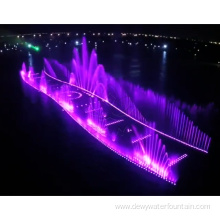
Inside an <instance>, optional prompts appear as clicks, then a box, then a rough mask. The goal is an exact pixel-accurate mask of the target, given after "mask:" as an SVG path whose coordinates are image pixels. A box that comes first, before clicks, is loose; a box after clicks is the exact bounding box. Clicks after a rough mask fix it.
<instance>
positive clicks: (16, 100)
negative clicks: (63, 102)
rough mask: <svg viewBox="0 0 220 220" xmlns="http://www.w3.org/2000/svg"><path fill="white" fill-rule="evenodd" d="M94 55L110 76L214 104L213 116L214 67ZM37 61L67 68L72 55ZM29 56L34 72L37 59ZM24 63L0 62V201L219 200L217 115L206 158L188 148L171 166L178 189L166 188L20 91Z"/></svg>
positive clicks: (149, 54) (129, 50) (121, 50)
mask: <svg viewBox="0 0 220 220" xmlns="http://www.w3.org/2000/svg"><path fill="white" fill-rule="evenodd" d="M90 49H91V48H90ZM97 52H98V56H99V63H102V64H104V66H105V68H106V70H107V72H109V73H111V74H112V75H114V76H115V77H123V78H125V79H127V80H130V81H132V82H134V83H138V84H140V85H142V86H143V87H146V88H151V89H153V90H155V91H157V92H159V93H161V94H166V95H167V96H169V97H174V98H175V99H180V100H182V101H184V102H186V103H189V104H194V103H195V104H198V105H202V106H205V105H207V104H208V103H210V102H214V104H215V108H216V109H219V106H220V105H219V104H220V103H219V94H220V87H219V83H220V82H219V74H220V68H219V66H218V65H216V64H215V63H214V62H211V61H210V60H208V59H207V60H205V59H204V60H202V59H200V60H199V59H196V58H195V57H193V56H191V55H186V54H185V53H184V51H180V50H176V51H175V50H172V51H169V50H167V51H163V50H152V49H151V50H146V49H145V48H143V47H139V46H137V47H128V46H122V45H117V46H116V45H115V44H114V43H113V42H112V43H111V44H110V43H109V44H107V45H105V46H102V47H98V49H97ZM42 53H43V52H42ZM44 55H45V56H51V57H56V58H58V59H60V60H61V61H63V62H66V61H67V60H68V59H69V58H70V56H71V52H70V51H69V50H66V51H65V50H61V49H60V50H56V51H55V50H54V52H53V53H52V54H51V53H50V54H47V53H45V54H44ZM33 57H34V60H33V62H34V66H36V67H37V69H41V65H42V54H38V55H33ZM23 60H27V53H26V52H24V53H22V54H19V55H18V54H8V55H1V56H0V66H1V80H0V85H1V86H0V88H1V93H0V94H1V123H0V124H1V147H0V172H1V181H0V194H1V195H220V190H219V186H218V185H219V184H218V176H219V168H220V166H219V163H220V161H219V137H218V136H219V131H220V129H219V117H218V114H216V115H215V116H213V117H210V123H208V126H209V128H207V130H208V131H209V135H210V136H211V137H212V139H213V140H212V144H211V147H210V150H209V154H208V155H204V154H202V153H199V152H195V151H192V150H189V149H187V150H186V151H187V152H189V153H190V154H189V157H188V158H187V159H185V160H183V161H182V162H181V163H180V164H179V166H178V167H177V169H178V173H179V175H180V178H179V181H178V183H177V186H171V185H169V184H168V183H165V182H164V181H161V180H159V179H158V178H156V177H154V176H152V175H150V174H149V173H146V172H145V171H143V170H141V169H139V168H138V167H136V166H133V165H132V164H130V163H129V162H127V161H125V160H123V159H121V158H120V157H118V156H117V155H115V154H114V153H113V152H111V151H110V150H108V149H107V148H105V147H104V146H103V145H102V144H100V143H99V142H98V141H97V140H95V139H94V138H93V137H91V136H90V135H89V134H88V133H87V132H85V131H84V130H83V129H82V128H81V127H80V126H79V125H78V124H77V123H75V122H74V121H73V120H71V119H70V118H69V116H68V115H67V114H66V113H65V112H63V111H61V108H60V107H59V106H57V104H56V103H54V102H53V101H52V100H50V99H49V98H47V97H45V96H43V95H42V94H41V93H38V92H37V91H34V90H33V89H32V88H30V87H28V85H24V84H22V83H21V80H20V78H19V74H18V71H19V70H20V68H21V63H22V62H23ZM168 142H169V141H168ZM168 144H169V143H167V145H168ZM172 144H173V143H171V145H172ZM176 147H180V148H182V146H179V145H176Z"/></svg>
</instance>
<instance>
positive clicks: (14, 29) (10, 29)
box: [0, 24, 220, 41]
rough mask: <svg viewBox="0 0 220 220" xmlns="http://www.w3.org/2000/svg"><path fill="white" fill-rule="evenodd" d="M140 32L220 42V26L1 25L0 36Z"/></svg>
mask: <svg viewBox="0 0 220 220" xmlns="http://www.w3.org/2000/svg"><path fill="white" fill-rule="evenodd" d="M89 30H91V31H100V32H104V31H106V32H108V31H110V32H140V33H148V34H159V35H167V36H176V37H181V38H195V39H199V40H209V41H220V25H94V24H92V25H88V24H87V25H81V24H80V25H46V24H44V25H0V34H1V35H6V34H25V33H34V32H45V33H47V32H59V31H60V32H62V31H87V32H88V31H89Z"/></svg>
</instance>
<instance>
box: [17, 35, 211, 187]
mask: <svg viewBox="0 0 220 220" xmlns="http://www.w3.org/2000/svg"><path fill="white" fill-rule="evenodd" d="M73 54H74V58H73V59H72V61H71V65H68V66H64V65H62V64H60V63H59V62H58V61H55V60H47V59H44V63H45V67H44V70H43V71H42V73H41V74H37V73H35V72H34V69H33V67H29V68H28V70H27V68H26V66H25V64H23V65H22V70H21V72H20V74H21V77H22V79H23V80H24V81H25V82H26V83H27V84H29V85H30V86H32V87H33V88H35V89H36V90H39V91H41V92H42V93H44V94H46V95H47V96H49V97H50V98H52V99H53V100H54V101H55V102H56V103H57V104H58V105H60V106H61V107H62V108H63V109H64V110H65V111H66V112H67V113H68V114H69V116H70V117H71V118H72V119H74V120H75V121H76V122H77V123H78V124H79V125H81V126H82V127H83V128H84V129H85V130H86V131H88V132H89V133H90V134H91V135H92V136H94V137H95V138H96V139H98V140H99V141H100V142H101V143H102V144H103V145H105V146H106V147H108V148H109V149H111V150H112V151H114V152H115V153H116V154H118V155H119V156H121V157H123V158H124V159H126V160H128V161H130V162H131V163H133V164H135V165H137V166H139V167H141V168H143V169H145V170H146V171H148V172H150V173H152V174H155V175H156V176H158V177H160V178H162V179H163V180H166V181H168V182H170V183H172V184H174V185H175V184H176V181H177V174H176V173H175V172H174V170H175V169H173V168H174V166H175V165H176V164H178V163H179V162H180V161H181V160H183V159H184V158H186V157H187V154H185V153H184V154H181V155H177V154H175V156H172V155H171V156H169V155H168V153H167V150H166V146H165V145H164V144H163V143H162V139H163V138H166V139H167V138H168V139H171V140H173V141H175V142H174V143H177V142H179V143H180V144H181V145H182V146H186V147H190V148H193V149H195V150H199V151H202V152H204V153H207V152H208V148H209V145H210V141H211V138H210V137H208V135H206V134H205V133H204V132H202V131H200V130H199V128H198V127H197V126H196V125H194V123H193V122H192V121H191V120H190V119H189V118H188V117H187V116H186V115H185V114H184V113H183V112H182V111H181V109H179V108H178V107H176V106H175V105H174V104H172V103H170V102H169V101H168V100H167V99H166V98H165V97H164V96H158V95H156V94H155V93H154V92H152V91H151V90H147V91H145V90H144V89H142V88H140V87H138V86H135V85H133V84H131V83H128V82H125V81H122V80H121V81H118V80H116V79H115V78H113V77H112V76H110V75H109V74H107V73H106V72H105V69H104V67H103V65H100V64H98V62H97V54H96V52H95V50H93V51H92V52H91V55H89V54H88V50H87V45H86V39H85V38H83V44H82V56H81V57H80V55H79V52H78V50H77V49H74V50H73ZM141 106H142V107H145V109H144V110H142V111H141V108H140V107H141ZM148 112H149V113H150V112H153V113H154V114H149V115H148Z"/></svg>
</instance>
